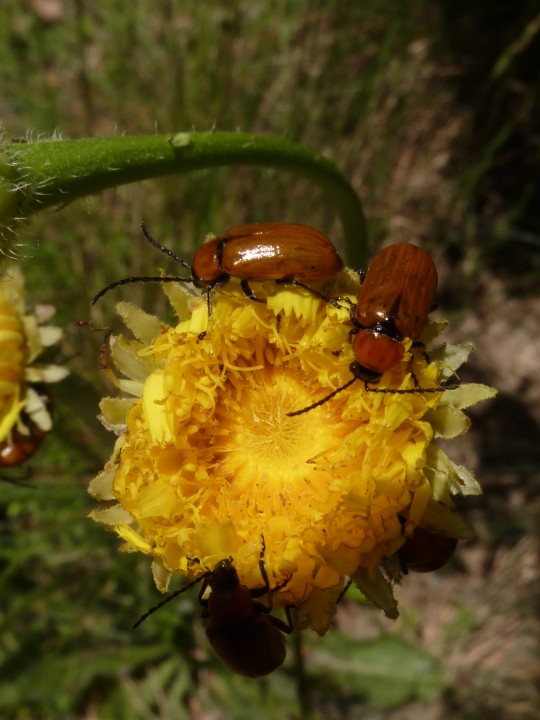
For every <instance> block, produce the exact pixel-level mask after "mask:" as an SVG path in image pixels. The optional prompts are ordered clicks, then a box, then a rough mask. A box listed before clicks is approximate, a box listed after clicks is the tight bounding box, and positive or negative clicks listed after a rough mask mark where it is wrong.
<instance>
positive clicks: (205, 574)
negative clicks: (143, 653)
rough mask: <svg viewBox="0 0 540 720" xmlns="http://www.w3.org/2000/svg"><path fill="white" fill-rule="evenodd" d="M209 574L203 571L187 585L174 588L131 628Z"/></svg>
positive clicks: (133, 627)
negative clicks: (173, 590) (177, 588)
mask: <svg viewBox="0 0 540 720" xmlns="http://www.w3.org/2000/svg"><path fill="white" fill-rule="evenodd" d="M209 575H211V573H210V572H205V573H203V574H202V575H201V576H200V577H198V578H197V579H196V580H193V581H192V582H190V583H188V584H187V585H184V587H181V588H180V589H179V590H175V592H172V593H170V594H169V595H167V597H166V598H164V599H163V600H161V601H160V602H158V603H157V605H154V607H151V608H150V610H147V611H146V612H145V613H144V615H141V617H140V618H139V619H138V620H137V622H136V623H134V624H133V626H132V628H131V629H132V630H136V629H137V628H138V627H139V625H140V624H141V623H143V622H144V621H145V620H146V618H148V617H150V615H153V614H154V613H155V612H156V611H157V610H159V609H160V608H162V607H163V606H164V605H167V603H170V602H171V600H174V598H177V597H178V596H179V595H182V593H185V592H186V590H189V589H190V588H192V587H193V586H194V585H197V584H198V583H200V582H202V581H203V580H206V579H207V578H208V576H209Z"/></svg>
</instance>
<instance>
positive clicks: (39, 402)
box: [0, 266, 68, 465]
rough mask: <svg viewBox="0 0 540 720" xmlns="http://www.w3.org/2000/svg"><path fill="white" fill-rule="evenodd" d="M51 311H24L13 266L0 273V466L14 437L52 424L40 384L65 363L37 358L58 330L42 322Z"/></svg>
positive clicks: (56, 376) (54, 377)
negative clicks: (43, 360)
mask: <svg viewBox="0 0 540 720" xmlns="http://www.w3.org/2000/svg"><path fill="white" fill-rule="evenodd" d="M53 312H54V310H53V309H52V308H51V307H50V306H38V307H37V308H36V311H35V314H30V313H27V312H26V309H25V300H24V283H23V278H22V273H21V271H20V269H19V268H18V267H17V266H14V267H11V268H10V269H9V270H8V271H7V272H6V273H5V274H4V275H2V276H1V277H0V464H2V465H6V464H11V462H10V461H9V459H8V455H7V454H6V456H5V457H4V452H5V451H6V450H9V449H10V447H11V443H12V442H13V438H14V436H15V435H16V437H17V438H18V441H19V442H22V440H23V439H24V438H25V437H28V436H29V435H30V433H31V428H30V427H29V425H31V427H32V428H35V429H37V431H38V432H42V433H47V432H49V430H50V429H51V427H52V419H51V415H50V407H49V403H48V402H47V398H46V396H45V395H44V393H42V392H40V389H39V388H40V385H41V384H42V383H49V382H56V381H58V380H61V379H62V378H64V377H65V376H66V375H67V372H68V371H67V370H66V368H64V367H60V366H56V365H51V364H39V363H37V362H36V360H37V358H38V357H39V356H40V355H41V353H42V352H43V350H44V349H45V348H46V347H48V346H50V345H53V344H54V343H56V342H58V340H60V338H61V335H62V331H61V329H60V328H57V327H53V326H49V325H43V324H42V323H43V322H46V321H47V320H48V319H49V318H50V317H51V315H52V314H53Z"/></svg>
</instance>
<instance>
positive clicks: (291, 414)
mask: <svg viewBox="0 0 540 720" xmlns="http://www.w3.org/2000/svg"><path fill="white" fill-rule="evenodd" d="M356 380H357V378H355V377H353V378H351V379H350V380H349V381H348V382H346V383H345V385H342V386H341V387H338V389H337V390H333V391H332V392H331V393H329V394H328V395H326V396H325V397H323V398H322V399H321V400H317V402H314V403H313V404H312V405H308V406H307V407H305V408H302V409H301V410H295V411H294V412H289V413H287V417H295V416H296V415H303V414H304V413H307V412H309V411H310V410H314V409H315V408H317V407H319V406H320V405H324V403H325V402H328V400H331V399H332V398H333V397H335V396H336V395H338V394H339V393H340V392H342V391H343V390H346V389H347V388H349V387H351V385H352V384H353V382H356Z"/></svg>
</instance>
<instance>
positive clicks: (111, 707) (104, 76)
mask: <svg viewBox="0 0 540 720" xmlns="http://www.w3.org/2000/svg"><path fill="white" fill-rule="evenodd" d="M539 31H540V3H539V2H523V3H519V2H515V3H508V2H505V1H504V0H495V1H494V2H489V3H488V2H485V1H484V0H479V1H478V2H475V3H470V2H464V1H463V0H453V1H452V2H450V0H435V1H432V2H427V0H402V1H401V2H390V1H389V0H363V2H345V1H344V0H342V1H341V2H340V1H339V0H325V1H324V2H321V1H319V0H311V1H309V2H308V1H307V0H272V2H270V0H249V1H248V0H243V1H240V0H231V1H230V2H227V3H225V2H214V0H205V1H204V2H201V1H199V2H197V0H183V1H182V0H154V1H152V2H150V0H134V1H133V2H131V3H125V2H118V0H101V1H99V0H98V1H97V2H90V0H72V2H67V1H62V0H26V1H24V2H21V1H20V0H3V2H2V5H1V7H0V87H1V93H0V121H1V122H2V124H3V129H4V134H5V139H6V140H8V141H9V140H21V139H25V138H34V139H35V138H39V137H51V136H54V135H57V136H61V137H64V138H79V137H85V136H110V135H114V134H148V133H152V132H154V131H156V132H161V133H168V132H171V133H173V132H178V131H186V130H190V129H195V130H198V131H209V132H210V131H212V129H213V128H216V129H219V130H230V131H235V130H240V131H243V132H258V133H272V134H276V135H279V136H284V137H286V138H289V139H291V140H294V141H296V142H300V143H303V144H305V145H306V146H308V147H310V148H312V149H314V150H318V151H320V152H322V153H324V154H325V155H327V156H328V157H329V158H331V159H333V160H334V162H335V163H336V164H337V165H338V166H339V167H340V168H341V169H342V170H343V172H344V174H345V175H346V176H347V177H348V178H349V179H350V180H351V182H352V183H353V185H354V186H355V188H356V189H357V191H358V193H359V194H360V196H361V198H362V200H363V202H364V204H365V212H366V215H367V219H368V224H369V231H370V238H371V243H372V249H373V251H375V250H376V248H377V247H378V246H379V245H380V244H381V243H382V242H391V241H392V242H399V241H413V242H417V243H420V244H422V245H423V246H424V247H425V248H426V249H428V250H429V251H430V252H432V253H433V256H434V257H435V259H436V261H437V263H438V265H439V267H440V269H441V290H440V294H439V306H440V308H441V310H442V311H443V314H444V316H446V317H449V318H450V319H451V320H452V329H451V331H450V332H449V333H448V339H450V340H452V341H465V340H469V339H473V340H474V341H475V344H476V346H477V352H476V353H475V356H474V358H473V360H472V363H471V365H470V366H469V369H468V370H467V371H466V372H465V373H464V375H463V376H464V379H466V380H478V381H482V382H488V383H490V384H493V385H495V386H497V387H498V388H499V390H500V395H499V397H498V398H497V400H495V401H493V402H491V403H490V404H489V405H488V404H486V406H485V407H480V408H478V409H476V410H474V412H472V413H471V414H472V415H473V419H474V427H473V430H472V431H471V433H470V434H469V436H468V438H466V439H460V440H458V441H457V442H456V443H454V445H455V447H453V448H452V447H451V448H450V450H449V452H450V453H451V455H452V457H453V458H455V459H457V460H458V461H460V462H463V463H465V464H467V465H468V466H470V467H473V468H475V470H476V473H477V475H478V477H479V479H480V481H481V482H482V483H483V485H484V487H485V489H486V494H485V496H484V497H482V498H475V499H472V498H471V499H469V500H468V501H467V502H466V503H464V504H463V505H464V507H463V510H464V512H465V513H466V515H467V517H468V519H469V520H470V521H471V522H473V523H474V524H475V527H476V529H477V531H478V540H477V541H476V542H475V543H470V544H469V545H467V546H464V547H461V548H460V549H459V551H458V553H457V555H456V558H455V560H453V562H452V563H451V565H450V566H448V567H447V568H446V569H445V570H444V571H442V572H440V573H437V574H434V575H430V576H413V577H409V578H407V579H406V583H405V586H404V587H403V588H402V589H400V590H399V591H398V596H399V600H400V609H401V617H400V619H399V620H398V621H397V622H395V623H392V622H390V621H388V620H385V619H384V617H382V616H381V615H382V614H381V613H380V612H378V611H375V610H373V609H372V608H369V607H365V606H362V605H361V604H360V603H359V602H358V599H357V598H355V596H354V594H352V595H351V597H349V598H348V599H347V600H346V601H344V602H343V604H342V606H341V607H340V611H339V613H338V617H337V619H336V629H335V630H333V631H332V632H331V633H329V634H328V635H327V636H326V637H325V638H323V639H320V638H316V637H309V636H307V635H305V636H303V637H302V645H301V646H300V644H299V643H298V642H294V641H290V642H289V657H288V660H287V662H286V664H285V665H284V667H283V668H282V669H281V670H280V671H278V672H277V673H275V674H274V675H272V676H270V677H269V678H267V679H264V680H260V681H252V680H244V679H242V678H239V677H236V676H232V675H231V674H230V673H229V672H228V671H226V670H225V669H224V668H223V667H222V666H221V665H220V664H219V663H218V662H217V660H215V658H214V657H213V655H212V652H211V650H210V649H209V647H208V645H207V643H206V641H205V637H204V631H203V629H202V627H201V625H200V622H199V620H198V618H199V609H198V606H197V602H196V593H193V594H189V593H188V594H186V595H185V596H182V598H179V599H178V601H176V602H174V603H171V604H170V605H169V606H167V607H166V608H164V609H163V610H162V611H161V612H160V613H158V614H156V615H155V616H153V617H152V618H151V620H149V621H148V622H147V623H145V624H144V625H143V626H142V627H141V628H140V630H138V631H137V632H136V633H133V632H132V631H131V625H132V623H133V622H134V620H136V619H137V618H138V616H139V615H140V614H141V613H142V612H144V611H145V610H146V609H147V608H148V607H150V606H151V605H153V604H154V603H155V602H156V600H157V596H158V593H157V591H156V590H155V588H154V587H153V583H152V581H151V578H150V572H149V563H148V561H147V560H145V559H144V558H143V559H139V558H137V557H135V556H132V555H120V554H119V553H118V552H117V547H118V542H117V541H116V539H115V538H114V537H113V536H112V535H110V534H108V533H106V532H105V531H104V530H103V529H102V528H101V527H98V526H95V525H94V524H93V523H92V522H91V521H89V520H87V519H86V515H87V513H88V512H89V511H90V510H91V508H92V502H91V500H90V498H89V497H88V496H87V494H86V485H87V483H88V480H89V479H90V478H91V477H92V476H93V475H94V474H95V473H96V472H97V471H98V470H99V469H100V468H101V467H102V466H103V462H104V460H105V459H106V458H107V457H108V455H109V453H110V451H111V449H112V444H113V437H112V435H110V434H108V433H106V432H105V431H104V430H103V428H101V426H100V425H99V423H98V422H97V420H96V414H97V403H98V400H99V397H101V396H102V395H103V394H107V393H109V392H112V390H111V388H110V387H109V386H107V385H106V383H105V381H104V380H103V378H102V377H101V376H100V372H99V370H98V368H97V342H98V339H97V338H96V337H94V336H93V334H92V333H91V332H89V331H82V330H76V329H74V328H72V327H71V325H70V323H71V322H72V321H73V320H81V319H83V320H84V319H88V318H90V308H89V299H90V297H91V296H92V295H93V294H94V293H95V292H96V291H97V290H99V289H100V288H101V287H102V286H104V285H105V284H107V283H109V282H111V281H113V280H116V279H118V278H120V277H124V276H128V275H137V274H153V273H154V272H155V271H156V269H157V268H158V267H161V266H163V267H167V268H169V269H170V270H171V269H172V270H175V269H174V268H171V267H170V265H168V264H167V263H168V261H167V259H166V258H165V257H164V256H158V255H156V252H155V251H154V250H153V249H152V248H151V247H149V246H148V245H147V244H146V243H145V242H144V241H143V240H142V238H141V235H140V231H139V225H140V222H141V220H144V221H145V222H146V223H147V225H148V227H149V228H150V230H151V232H152V233H153V235H154V236H155V237H156V238H158V239H159V240H161V241H162V242H164V244H166V245H168V246H170V247H172V248H173V249H174V250H176V251H177V252H179V253H181V254H182V255H184V256H185V257H186V258H190V257H191V255H192V252H193V250H194V248H196V247H197V246H198V245H199V244H200V243H201V241H202V239H203V238H204V236H205V235H206V233H207V232H210V231H214V232H220V231H223V230H224V229H225V228H227V227H230V226H233V225H241V224H243V223H244V222H257V221H259V222H272V221H280V220H288V221H293V222H301V223H306V224H309V225H313V226H315V227H319V228H321V229H322V230H323V231H325V232H327V233H328V234H329V235H330V236H331V237H332V238H333V239H335V241H336V243H337V244H338V245H339V243H340V227H339V223H338V222H337V218H336V215H335V212H334V211H333V208H332V207H331V206H330V205H329V204H328V202H326V201H325V198H324V197H323V195H322V193H321V191H319V190H318V189H316V188H313V186H312V185H311V184H310V183H308V182H307V181H306V182H304V181H301V180H299V179H298V178H293V177H291V176H290V175H288V174H286V173H283V172H276V171H272V170H267V171H264V170H260V169H253V168H245V169H244V168H233V169H227V168H225V169H223V170H218V171H216V170H213V171H209V172H199V173H196V174H194V175H192V176H190V177H187V176H185V175H183V176H181V177H178V178H167V179H161V180H156V181H152V182H145V183H142V184H138V185H131V186H126V187H121V188H118V189H116V190H114V191H108V192H106V193H103V194H102V195H100V196H99V197H92V198H88V199H85V200H80V201H77V202H75V203H73V204H72V205H70V206H67V207H62V208H58V209H57V210H55V211H47V212H43V213H41V214H39V215H36V216H34V217H33V218H32V220H31V223H30V224H29V226H28V227H27V229H26V231H25V234H24V235H23V236H22V237H21V238H20V240H21V243H22V246H21V248H20V252H21V256H22V257H23V265H24V269H25V272H26V277H27V292H28V302H29V304H30V305H32V304H34V303H44V302H50V303H53V304H55V305H56V306H57V308H58V312H57V316H56V322H57V323H58V324H60V325H62V326H64V327H65V328H66V330H65V340H64V345H63V348H62V351H61V352H52V353H50V355H49V357H50V359H51V360H53V361H56V362H67V363H68V364H69V367H70V369H71V371H72V374H71V376H70V378H69V379H68V380H67V381H64V382H63V383H61V384H60V385H58V386H57V387H55V388H53V392H54V398H55V403H56V418H57V425H56V426H55V432H54V434H53V435H51V436H50V437H49V438H48V439H47V441H46V443H45V446H44V448H43V452H41V453H40V454H39V455H38V456H37V457H36V458H35V459H34V460H33V461H32V462H31V463H29V465H28V467H29V471H28V472H25V473H21V472H12V473H8V472H5V473H4V474H3V475H4V480H5V481H4V482H1V483H0V522H1V525H0V531H1V543H0V598H1V600H0V716H1V717H2V718H16V719H17V720H26V719H32V720H33V719H34V718H45V719H48V718H84V719H88V720H90V719H91V720H95V719H100V720H101V719H103V720H105V719H107V720H108V719H109V718H110V719H111V720H112V719H114V720H123V719H124V718H126V720H127V718H129V719H130V720H131V719H139V718H140V719H141V720H154V719H164V720H168V719H169V718H170V719H173V718H175V719H176V718H197V719H199V718H201V719H206V718H208V719H212V720H221V718H234V719H239V720H241V719H243V718H246V719H248V718H249V719H250V720H251V718H255V717H256V718H269V719H270V718H272V719H273V718H300V717H313V718H323V717H324V718H340V719H341V718H345V719H348V718H366V719H369V720H379V719H380V720H386V719H389V720H407V719H408V718H415V720H446V719H450V720H453V719H454V718H455V719H456V720H457V719H460V720H461V719H463V718H465V719H467V718H469V719H471V720H477V719H478V720H480V718H482V719H483V718H485V717H486V716H487V715H488V714H490V713H491V714H492V715H493V716H494V717H497V718H500V719H501V720H504V719H505V718H509V719H510V718H511V719H512V720H516V719H517V720H526V719H528V718H531V720H532V718H536V717H537V712H538V707H539V706H538V703H539V697H538V690H537V683H538V680H539V679H540V678H539V677H538V669H537V667H538V663H537V662H535V660H536V657H535V651H536V644H535V640H534V638H535V633H536V632H538V631H539V629H540V628H539V627H538V618H537V614H536V611H537V607H538V605H537V603H538V599H539V598H538V582H537V581H538V571H537V569H536V544H535V540H536V537H535V534H534V527H535V524H536V521H537V519H538V516H539V485H538V471H539V467H540V457H539V455H540V452H539V443H538V439H539V432H538V427H539V423H540V411H539V408H540V402H539V401H540V381H539V377H538V375H539V374H538V360H537V358H538V357H539V355H540V299H539V296H538V288H539V287H540V284H539V280H540V255H539V249H540V213H539V210H538V208H539V207H540V184H539V183H538V176H539V162H538V161H539V153H540V121H539V118H540V112H539V107H538V97H539V90H540V87H539V68H540V43H539ZM81 289H82V291H81ZM121 297H124V298H129V299H131V300H132V301H134V302H140V303H142V304H143V305H144V307H145V308H147V309H150V310H154V311H163V310H164V303H163V301H162V299H160V292H159V289H156V288H153V287H150V286H141V285H138V286H137V285H132V286H128V287H127V288H124V289H121V290H119V291H118V293H117V295H116V297H112V296H111V297H108V298H106V299H104V301H102V302H101V304H100V306H98V307H96V309H95V310H94V311H93V312H92V318H93V320H94V322H95V323H96V324H97V325H99V324H101V323H104V324H110V323H113V324H114V322H115V321H114V319H113V308H114V303H115V302H116V300H117V299H120V298H121ZM66 358H67V360H66ZM25 467H26V466H25Z"/></svg>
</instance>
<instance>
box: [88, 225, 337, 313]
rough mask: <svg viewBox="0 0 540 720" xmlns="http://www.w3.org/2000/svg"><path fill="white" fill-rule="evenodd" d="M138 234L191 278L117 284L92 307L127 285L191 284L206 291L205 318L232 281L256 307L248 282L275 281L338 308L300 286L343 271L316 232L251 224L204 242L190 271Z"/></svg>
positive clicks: (328, 243) (325, 240)
mask: <svg viewBox="0 0 540 720" xmlns="http://www.w3.org/2000/svg"><path fill="white" fill-rule="evenodd" d="M141 229H142V232H143V235H144V237H145V238H146V240H148V242H149V243H150V244H151V245H153V246H154V247H155V248H157V249H158V250H160V251H161V252H163V253H165V254H166V255H168V256H169V257H171V258H172V259H173V260H176V262H178V263H180V265H182V266H183V267H185V268H186V269H187V270H189V271H190V273H191V276H190V277H176V276H164V277H155V276H152V277H146V276H144V277H130V278H124V279H123V280H117V281H116V282H114V283H111V284H110V285H107V287H105V288H103V290H100V292H98V293H97V294H96V295H94V297H93V298H92V301H91V304H92V305H94V304H95V303H96V302H97V301H98V300H99V299H100V298H101V297H103V295H105V293H107V292H109V290H112V289H113V288H115V287H118V286H120V285H126V284H128V283H134V282H191V283H193V284H194V285H196V286H197V287H205V288H206V302H207V307H208V315H209V316H210V315H211V314H212V305H211V298H210V295H211V292H212V290H214V289H215V288H217V287H219V286H221V285H224V284H225V283H227V282H229V280H230V279H231V278H233V277H234V278H237V279H239V280H240V284H241V286H242V290H243V291H244V293H245V295H246V297H248V298H249V299H250V300H254V301H257V302H264V301H263V300H260V299H259V298H257V297H256V296H255V294H254V293H253V291H252V290H251V288H250V286H249V282H250V281H265V280H274V281H276V282H278V283H282V284H291V285H296V286H298V287H302V288H304V289H305V290H308V291H309V292H311V293H313V294H314V295H316V296H317V297H319V298H321V299H324V300H326V301H327V302H331V303H332V304H334V305H338V303H337V302H336V301H335V300H333V299H332V298H329V297H327V296H326V295H323V294H322V293H320V292H318V291H317V290H314V289H313V288H310V287H309V286H308V285H306V284H305V283H319V282H322V281H324V280H328V279H330V278H332V277H334V276H335V275H337V273H338V272H340V270H342V269H343V261H342V259H341V257H340V256H339V254H338V252H337V250H336V248H335V247H334V245H333V243H332V241H331V240H330V239H329V238H328V237H326V235H324V234H323V233H321V232H320V231H319V230H315V229H314V228H311V227H308V226H307V225H294V224H289V223H256V224H253V225H242V226H239V227H233V228H230V229H229V230H227V231H226V232H225V233H224V234H223V235H219V236H218V237H214V238H211V239H210V240H208V241H207V242H205V243H204V244H203V245H202V247H201V248H199V250H198V251H197V252H196V253H195V256H194V258H193V265H190V264H189V263H188V262H186V260H183V259H182V258H181V257H179V256H178V255H177V254H176V253H175V252H173V251H172V250H169V249H168V248H166V247H164V246H163V245H161V243H158V242H157V241H156V240H155V239H154V238H153V237H152V236H151V235H150V233H149V232H148V230H147V229H146V226H145V224H144V223H142V225H141Z"/></svg>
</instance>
